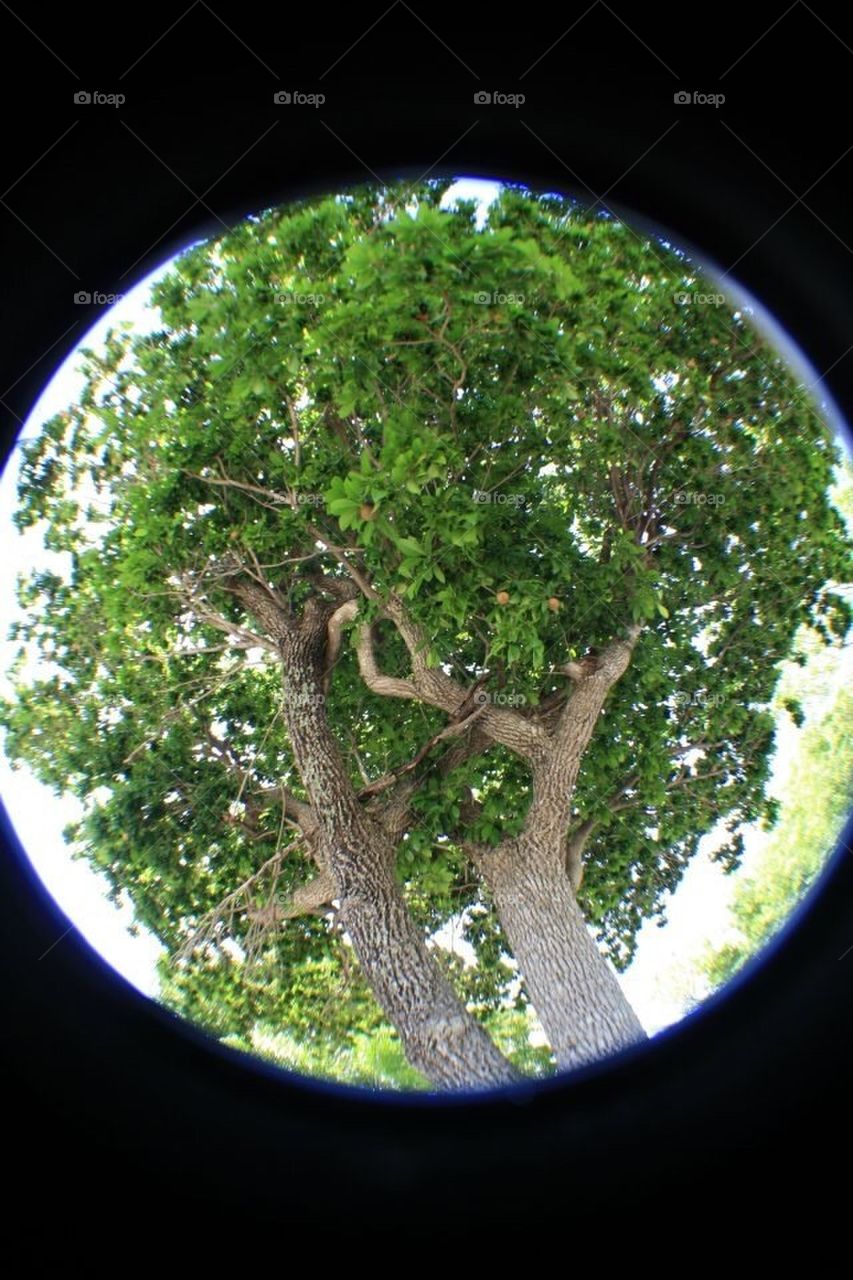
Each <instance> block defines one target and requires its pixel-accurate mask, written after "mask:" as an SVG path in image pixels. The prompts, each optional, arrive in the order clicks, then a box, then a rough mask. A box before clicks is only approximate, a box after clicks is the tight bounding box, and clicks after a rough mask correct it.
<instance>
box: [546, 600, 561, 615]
mask: <svg viewBox="0 0 853 1280" xmlns="http://www.w3.org/2000/svg"><path fill="white" fill-rule="evenodd" d="M559 607H560V602H559V600H558V599H557V597H556V596H551V597H550V599H549V600H548V608H549V609H550V610H551V612H552V613H556V612H557V610H558V609H559Z"/></svg>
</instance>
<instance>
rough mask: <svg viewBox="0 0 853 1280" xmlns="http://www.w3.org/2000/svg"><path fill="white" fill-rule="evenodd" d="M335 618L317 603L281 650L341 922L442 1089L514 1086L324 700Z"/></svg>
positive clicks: (379, 994) (293, 733)
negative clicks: (373, 813) (436, 944)
mask: <svg viewBox="0 0 853 1280" xmlns="http://www.w3.org/2000/svg"><path fill="white" fill-rule="evenodd" d="M328 616H329V611H328V609H325V610H324V609H323V607H322V606H321V605H319V604H318V603H317V602H316V601H315V600H313V599H311V600H309V601H308V602H307V604H306V606H305V609H304V611H303V616H302V619H301V620H300V623H299V625H298V626H297V625H291V626H290V627H285V628H283V630H282V636H281V652H282V660H283V675H284V694H285V714H286V717H287V723H288V729H289V731H290V743H291V747H292V749H293V754H294V757H295V759H296V763H297V766H298V768H299V772H300V775H301V777H302V781H303V783H304V785H305V788H306V790H307V792H308V795H309V797H310V800H311V804H312V805H313V807H314V811H315V813H316V816H317V822H318V824H319V827H320V831H321V833H322V845H323V850H324V859H325V863H326V866H327V868H328V870H329V871H330V872H331V874H332V876H333V877H334V880H335V883H336V885H337V890H338V895H337V896H338V898H339V899H340V903H341V907H340V919H341V922H342V924H343V927H344V928H345V929H346V931H347V933H348V934H349V936H350V938H351V939H352V944H353V948H354V950H355V953H356V956H357V957H358V960H359V963H360V965H361V966H362V969H363V971H364V975H365V977H366V979H367V981H368V983H369V984H370V986H371V987H372V989H373V992H374V995H375V996H376V999H377V1001H378V1002H379V1004H380V1006H381V1007H382V1009H383V1010H384V1012H385V1013H386V1015H387V1016H388V1018H389V1019H390V1021H391V1022H392V1023H393V1025H394V1026H395V1027H396V1029H397V1031H398V1033H399V1035H400V1039H401V1040H402V1043H403V1048H404V1050H405V1053H406V1057H407V1058H408V1060H409V1062H411V1064H412V1066H414V1067H415V1068H416V1069H417V1070H419V1071H421V1072H422V1073H423V1074H424V1075H425V1076H426V1077H427V1079H428V1080H429V1081H430V1082H431V1083H432V1084H434V1085H436V1086H437V1087H438V1088H470V1089H474V1088H485V1087H488V1086H492V1085H496V1084H506V1083H508V1082H509V1081H511V1080H514V1079H517V1078H518V1076H517V1073H516V1072H515V1070H514V1068H513V1067H512V1066H511V1064H510V1063H509V1062H508V1061H507V1059H506V1058H504V1056H503V1055H502V1054H501V1052H500V1050H499V1049H498V1048H497V1046H496V1045H495V1044H494V1043H493V1042H492V1040H491V1039H490V1038H489V1036H488V1034H487V1033H486V1031H485V1030H484V1028H483V1027H482V1026H481V1025H480V1024H479V1023H478V1022H477V1020H476V1018H474V1016H473V1015H472V1014H471V1013H470V1012H469V1011H468V1010H467V1009H466V1007H465V1005H464V1003H463V1001H462V1000H461V999H460V998H459V996H458V995H457V994H456V992H455V991H454V990H453V987H452V986H451V985H450V982H449V981H448V980H447V979H446V978H445V976H444V974H443V973H442V971H441V968H440V967H439V965H438V962H437V960H436V958H435V956H434V955H433V954H432V952H431V951H430V950H429V948H428V947H427V945H426V941H425V939H424V938H423V936H422V934H421V932H420V930H419V929H418V928H417V926H416V924H415V922H414V920H413V919H412V917H411V915H410V914H409V910H408V907H407V906H406V903H405V900H404V898H403V895H402V892H401V890H400V887H399V885H398V884H397V881H396V878H395V874H394V855H395V848H394V844H393V842H392V841H391V839H390V837H388V835H387V833H385V832H384V831H383V829H382V828H381V826H380V825H379V824H378V823H376V822H375V821H373V820H372V818H371V817H370V815H369V814H367V813H366V812H365V810H364V808H363V807H362V805H361V803H360V802H359V801H358V799H357V798H356V794H355V791H354V790H353V787H352V784H351V782H350V779H349V777H348V776H347V773H346V769H345V768H344V765H343V761H342V758H341V755H340V751H339V748H338V744H337V741H336V739H335V737H334V734H333V733H332V730H331V728H330V726H329V722H328V719H327V716H326V709H325V694H324V693H323V689H324V657H325V644H326V624H327V621H328ZM273 622H274V623H275V617H273Z"/></svg>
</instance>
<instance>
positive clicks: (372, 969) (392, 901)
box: [330, 846, 519, 1088]
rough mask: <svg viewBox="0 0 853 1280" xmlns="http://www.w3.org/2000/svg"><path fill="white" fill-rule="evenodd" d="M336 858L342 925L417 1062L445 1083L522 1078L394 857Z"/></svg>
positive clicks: (347, 852)
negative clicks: (439, 949) (459, 990)
mask: <svg viewBox="0 0 853 1280" xmlns="http://www.w3.org/2000/svg"><path fill="white" fill-rule="evenodd" d="M383 854H385V856H383ZM330 863H331V867H332V872H333V874H334V875H335V877H336V879H337V881H338V884H339V887H340V897H341V909H340V917H341V921H342V924H343V926H344V928H345V929H346V931H347V933H348V934H349V936H350V938H351V939H352V944H353V948H354V949H355V953H356V955H357V956H358V960H359V963H360V965H361V968H362V970H363V972H364V975H365V978H366V979H367V981H368V982H369V984H370V986H371V988H372V990H373V994H374V995H375V997H376V999H377V1001H378V1002H379V1004H380V1005H381V1006H382V1008H383V1009H384V1011H385V1013H386V1014H387V1016H388V1018H389V1019H390V1020H391V1022H392V1023H393V1024H394V1026H395V1027H396V1028H397V1031H398V1033H399V1035H400V1039H401V1040H402V1043H403V1048H404V1050H405V1053H406V1057H407V1058H408V1060H409V1062H410V1063H411V1064H412V1066H413V1067H416V1068H417V1069H418V1070H419V1071H421V1072H422V1073H423V1074H424V1075H425V1076H426V1077H427V1079H428V1080H430V1081H431V1082H432V1084H434V1085H437V1086H438V1087H439V1088H477V1087H480V1088H485V1087H489V1086H492V1085H495V1084H507V1083H509V1082H510V1081H512V1080H515V1079H518V1078H519V1077H518V1075H517V1073H516V1072H515V1071H514V1070H513V1069H512V1067H511V1066H510V1064H509V1063H508V1062H507V1060H506V1059H505V1058H504V1057H503V1056H502V1054H501V1053H500V1052H499V1050H498V1049H497V1048H496V1046H495V1045H494V1044H493V1043H492V1041H491V1039H490V1038H489V1036H488V1035H487V1033H486V1031H485V1030H484V1029H483V1027H482V1026H480V1024H479V1023H478V1022H477V1021H476V1019H475V1018H473V1017H472V1015H471V1014H470V1013H469V1012H468V1011H467V1009H466V1008H465V1006H464V1004H463V1003H462V1002H461V1000H460V999H459V997H458V996H457V994H456V992H455V991H454V990H453V988H452V987H451V985H450V983H449V981H448V980H447V979H446V978H445V976H444V974H443V973H442V971H441V969H440V968H439V966H438V963H437V961H436V959H435V957H434V956H433V954H432V953H431V952H430V950H429V949H428V947H427V945H426V942H425V941H424V938H423V936H422V934H421V933H420V931H419V930H418V928H417V927H416V926H415V923H414V921H413V920H412V918H411V916H410V914H409V911H408V908H407V906H406V904H405V901H404V899H403V895H402V893H401V891H400V887H399V885H398V884H397V881H396V879H395V877H394V871H393V857H392V858H388V857H387V853H386V851H383V850H381V849H379V848H376V847H375V846H374V847H373V848H364V847H362V848H359V849H354V848H348V847H343V846H342V847H339V848H338V849H336V850H332V851H331V856H330Z"/></svg>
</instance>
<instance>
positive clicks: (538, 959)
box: [476, 840, 645, 1069]
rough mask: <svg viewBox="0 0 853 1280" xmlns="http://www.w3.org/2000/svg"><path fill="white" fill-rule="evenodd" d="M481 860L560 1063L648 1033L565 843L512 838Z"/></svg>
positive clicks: (577, 1061) (574, 1062) (582, 1059)
mask: <svg viewBox="0 0 853 1280" xmlns="http://www.w3.org/2000/svg"><path fill="white" fill-rule="evenodd" d="M476 860H477V863H478V866H479V868H480V871H481V873H482V875H483V877H484V879H485V880H486V883H487V884H488V886H489V889H490V891H491V894H492V897H493V899H494V902H495V907H496V909H497V912H498V915H499V917H500V921H501V925H502V926H503V929H504V932H505V934H506V937H507V941H508V943H509V946H510V949H511V951H512V954H513V955H514V956H515V959H516V960H517V962H518V965H519V968H520V970H521V973H522V976H523V978H524V981H525V983H526V985H527V990H528V993H529V995H530V998H531V1000H532V1002H533V1006H534V1008H535V1010H536V1012H537V1014H538V1016H539V1020H540V1022H541V1023H542V1027H543V1029H544V1031H545V1034H546V1035H547V1037H548V1039H549V1041H550V1043H551V1047H552V1048H553V1050H554V1053H555V1055H556V1057H557V1062H558V1065H559V1066H560V1067H561V1068H564V1069H567V1068H570V1067H577V1066H580V1065H581V1064H583V1063H586V1062H592V1061H594V1060H595V1059H596V1058H601V1057H604V1056H605V1055H606V1054H608V1053H612V1052H614V1050H616V1049H620V1048H623V1047H625V1046H627V1045H629V1044H633V1043H635V1042H637V1041H640V1040H643V1039H645V1031H644V1030H643V1028H642V1026H641V1024H640V1021H639V1019H638V1017H637V1015H636V1014H635V1013H634V1010H633V1009H632V1008H631V1006H630V1004H629V1003H628V1001H627V999H626V998H625V995H624V994H623V992H622V989H621V987H620V986H619V982H618V980H617V978H616V975H615V973H614V972H613V970H612V969H611V967H610V965H609V964H608V962H607V960H606V959H605V958H604V956H603V955H602V954H601V952H600V951H599V950H598V947H597V946H596V944H595V942H594V940H593V938H592V936H591V935H590V933H589V931H588V929H587V926H586V923H585V921H584V918H583V913H582V912H581V909H580V907H579V906H578V904H577V902H576V901H575V897H574V894H573V892H572V887H571V884H570V882H569V878H568V876H567V875H566V869H565V862H564V857H561V856H560V850H559V848H555V849H553V850H551V849H547V850H546V849H543V848H542V846H538V847H537V846H536V845H535V844H533V843H530V842H523V841H521V840H508V841H505V842H504V843H503V844H502V845H500V846H499V847H498V848H497V849H495V850H493V851H490V852H484V851H483V852H480V853H479V854H478V856H477V859H476Z"/></svg>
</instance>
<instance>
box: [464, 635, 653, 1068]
mask: <svg viewBox="0 0 853 1280" xmlns="http://www.w3.org/2000/svg"><path fill="white" fill-rule="evenodd" d="M638 635H639V628H638V627H632V628H630V629H629V631H628V633H627V636H625V637H624V638H620V639H618V640H615V641H614V642H613V643H612V644H610V645H609V646H608V647H607V648H606V649H605V650H604V652H603V653H602V654H601V656H600V657H598V658H595V659H591V660H586V661H584V662H582V663H572V664H569V665H568V666H567V667H566V668H565V670H566V673H567V674H569V675H570V676H571V678H572V679H573V680H574V681H575V689H574V692H573V694H572V696H571V698H570V699H569V701H568V703H567V704H566V706H565V708H564V709H563V711H562V713H561V715H560V717H559V719H558V721H557V724H556V726H555V727H554V729H553V731H552V732H551V735H550V740H549V745H548V749H547V751H545V752H544V753H543V754H542V755H540V756H539V757H537V758H536V759H535V760H534V762H533V799H532V801H531V804H530V808H529V810H528V812H527V815H526V818H525V822H524V826H523V828H522V831H521V833H520V834H519V836H518V837H516V838H515V839H511V840H506V841H503V842H502V843H501V844H500V845H498V846H497V847H496V848H487V847H485V846H477V845H470V844H469V845H466V848H467V849H468V851H469V853H470V854H471V857H472V859H473V861H474V863H475V865H476V866H477V868H478V870H479V872H480V874H481V875H482V876H483V879H484V880H485V882H486V884H487V885H488V888H489V890H490V892H491V894H492V898H493V900H494V903H495V907H496V910H497V912H498V916H499V918H500V921H501V925H502V927H503V929H504V932H505V934H506V937H507V941H508V942H509V945H510V948H511V950H512V953H513V955H514V956H515V959H516V960H517V962H518V965H519V968H520V970H521V973H522V975H523V977H524V980H525V982H526V984H527V989H528V992H529V994H530V998H531V1000H532V1001H533V1005H534V1008H535V1009H536V1012H537V1014H538V1016H539V1020H540V1021H541V1023H542V1026H543V1028H544V1030H545V1034H546V1035H547V1036H548V1039H549V1041H550V1042H551V1047H552V1048H553V1050H554V1053H555V1055H556V1057H557V1062H558V1065H559V1066H561V1067H564V1068H569V1067H575V1066H579V1065H581V1064H582V1063H584V1062H590V1061H593V1060H594V1059H596V1058H600V1057H602V1056H603V1055H604V1054H607V1053H610V1052H613V1051H614V1050H616V1049H620V1048H623V1047H625V1046H627V1045H629V1044H632V1043H635V1042H636V1041H639V1040H643V1039H644V1038H645V1032H644V1030H643V1027H642V1025H641V1023H640V1021H639V1019H638V1017H637V1015H636V1014H635V1013H634V1010H633V1009H632V1008H631V1005H630V1004H629V1002H628V1000H627V998H626V997H625V995H624V993H623V992H622V989H621V987H620V985H619V982H618V980H617V978H616V975H615V973H614V972H613V970H612V969H611V968H610V965H609V964H608V962H607V961H606V959H605V958H604V956H602V954H601V953H600V951H599V950H598V948H597V946H596V945H595V942H594V941H593V939H592V937H591V936H590V934H589V932H588V930H587V927H586V924H585V922H584V918H583V913H582V911H581V909H580V907H579V906H578V904H577V901H576V898H575V890H576V887H577V884H578V882H579V869H578V865H577V862H572V861H571V860H568V861H567V840H566V827H567V824H568V815H569V814H570V813H571V801H572V794H573V791H574V787H575V782H576V781H577V776H578V771H579V769H580V763H581V759H582V757H583V753H584V751H585V750H586V747H587V745H588V743H589V740H590V738H591V737H592V734H593V732H594V731H595V727H596V723H597V721H598V718H599V715H600V714H601V710H602V707H603V705H604V702H605V699H606V697H607V694H608V692H609V691H610V689H611V688H612V687H613V685H614V684H615V683H616V681H617V680H618V679H619V678H620V676H621V675H622V674H623V673H624V671H625V670H626V668H627V667H628V664H629V662H630V659H631V652H632V650H633V647H634V645H635V643H636V641H637V637H638Z"/></svg>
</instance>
